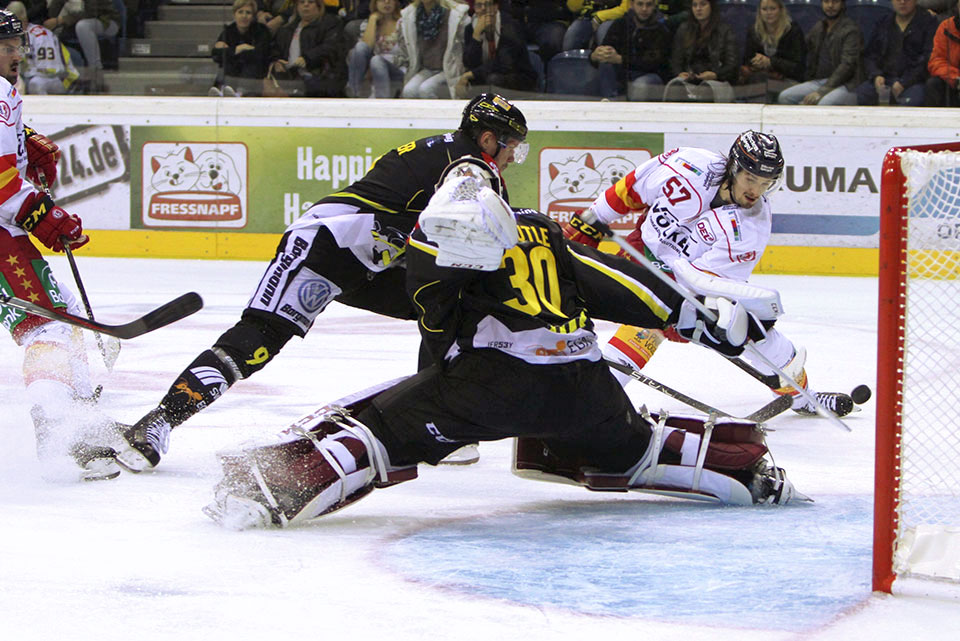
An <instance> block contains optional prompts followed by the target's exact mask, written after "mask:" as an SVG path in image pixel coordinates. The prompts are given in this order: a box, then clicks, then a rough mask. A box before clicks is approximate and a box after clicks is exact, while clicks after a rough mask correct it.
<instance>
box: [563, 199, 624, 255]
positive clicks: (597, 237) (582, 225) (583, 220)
mask: <svg viewBox="0 0 960 641" xmlns="http://www.w3.org/2000/svg"><path fill="white" fill-rule="evenodd" d="M611 233H612V232H611V231H610V228H609V227H608V226H607V225H605V224H604V223H602V222H600V221H599V220H598V219H597V215H596V214H595V213H594V212H593V210H592V209H589V208H588V209H584V210H583V211H581V212H578V213H576V214H574V216H573V218H571V219H570V222H568V223H567V224H566V225H564V226H563V235H564V236H566V238H567V240H572V241H574V242H576V243H582V244H584V245H587V246H588V247H593V248H596V247H599V246H600V242H601V241H602V240H603V239H604V238H606V237H607V236H609V235H611Z"/></svg>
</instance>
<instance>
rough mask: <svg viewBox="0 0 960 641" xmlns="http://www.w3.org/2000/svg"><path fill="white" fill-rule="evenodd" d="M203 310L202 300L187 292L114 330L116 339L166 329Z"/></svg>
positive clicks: (196, 295) (197, 295) (198, 295)
mask: <svg viewBox="0 0 960 641" xmlns="http://www.w3.org/2000/svg"><path fill="white" fill-rule="evenodd" d="M201 309H203V299H202V298H201V297H200V294H198V293H196V292H188V293H186V294H183V295H182V296H178V297H177V298H174V299H173V300H172V301H170V302H168V303H166V304H164V305H161V306H160V307H158V308H156V309H155V310H153V311H152V312H148V313H147V314H146V315H144V316H142V317H141V318H138V319H137V320H135V321H133V322H131V323H127V324H126V325H119V326H117V327H115V328H114V332H113V335H114V336H116V337H118V338H136V337H137V336H140V335H142V334H146V333H147V332H152V331H153V330H155V329H160V328H161V327H166V326H167V325H170V324H171V323H175V322H177V321H178V320H182V319H184V318H186V317H187V316H190V315H191V314H194V313H196V312H198V311H200V310H201Z"/></svg>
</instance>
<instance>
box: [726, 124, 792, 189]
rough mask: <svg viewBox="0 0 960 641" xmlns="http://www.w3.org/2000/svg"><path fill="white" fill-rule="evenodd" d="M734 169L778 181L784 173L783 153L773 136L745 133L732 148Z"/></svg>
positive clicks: (756, 132) (751, 131)
mask: <svg viewBox="0 0 960 641" xmlns="http://www.w3.org/2000/svg"><path fill="white" fill-rule="evenodd" d="M730 161H731V162H732V164H733V167H732V168H731V169H733V168H735V169H742V170H744V171H749V172H750V173H751V174H753V175H754V176H760V177H761V178H770V179H772V180H774V181H777V180H778V179H779V178H780V175H781V174H782V173H783V153H782V152H781V151H780V143H779V142H778V141H777V138H776V136H774V135H773V134H765V133H762V132H759V131H753V130H750V131H745V132H743V133H742V134H740V135H739V136H737V139H736V141H734V143H733V146H732V147H731V148H730Z"/></svg>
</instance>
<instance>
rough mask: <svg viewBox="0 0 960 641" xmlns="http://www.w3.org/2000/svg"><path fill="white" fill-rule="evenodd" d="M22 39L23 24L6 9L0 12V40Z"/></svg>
mask: <svg viewBox="0 0 960 641" xmlns="http://www.w3.org/2000/svg"><path fill="white" fill-rule="evenodd" d="M10 38H20V39H21V40H22V39H23V23H22V22H20V18H18V17H17V16H15V15H13V14H12V13H10V12H9V11H7V10H6V9H2V10H0V40H8V39H10Z"/></svg>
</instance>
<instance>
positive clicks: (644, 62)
mask: <svg viewBox="0 0 960 641" xmlns="http://www.w3.org/2000/svg"><path fill="white" fill-rule="evenodd" d="M672 41H673V34H672V33H671V32H670V29H669V27H667V22H666V20H665V19H664V17H663V14H661V13H660V12H659V11H654V13H653V15H652V16H651V17H650V19H649V20H648V21H646V22H640V21H639V20H638V19H637V17H636V14H635V13H633V12H632V11H628V12H627V14H626V15H625V16H623V17H622V18H617V19H616V20H614V21H613V23H612V24H611V25H610V30H609V31H607V35H606V37H604V39H603V43H602V44H604V45H607V46H610V47H613V48H614V49H615V50H616V52H617V53H619V54H620V57H621V58H623V62H622V63H621V64H620V78H619V84H620V91H621V93H622V92H623V91H624V90H625V88H626V85H627V82H628V81H630V80H635V79H636V78H639V77H640V76H645V75H646V74H648V73H655V74H657V75H658V76H660V78H661V79H662V80H663V81H664V82H666V81H667V80H668V79H669V76H670V43H671V42H672Z"/></svg>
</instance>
